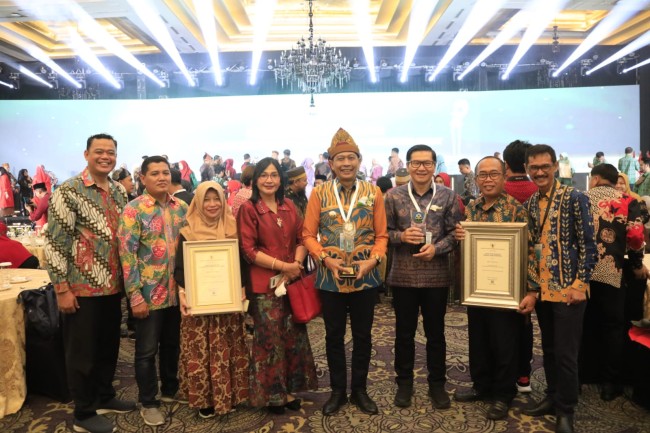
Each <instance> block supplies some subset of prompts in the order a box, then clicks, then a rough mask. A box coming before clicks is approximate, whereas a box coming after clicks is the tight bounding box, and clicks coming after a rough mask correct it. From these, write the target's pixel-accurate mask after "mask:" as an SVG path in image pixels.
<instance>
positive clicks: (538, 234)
mask: <svg viewBox="0 0 650 433" xmlns="http://www.w3.org/2000/svg"><path fill="white" fill-rule="evenodd" d="M555 185H556V183H555V181H553V188H552V189H551V194H549V196H548V203H547V204H546V211H545V212H544V219H543V220H542V224H541V225H540V226H539V228H538V230H537V242H538V243H539V242H541V240H542V231H544V225H545V224H546V220H547V219H548V214H549V211H550V210H551V205H552V204H553V199H554V198H555ZM540 216H541V215H540Z"/></svg>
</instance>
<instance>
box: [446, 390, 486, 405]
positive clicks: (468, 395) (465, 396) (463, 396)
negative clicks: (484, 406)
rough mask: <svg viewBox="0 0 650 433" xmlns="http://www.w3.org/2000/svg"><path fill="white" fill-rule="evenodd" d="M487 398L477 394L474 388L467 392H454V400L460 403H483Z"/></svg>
mask: <svg viewBox="0 0 650 433" xmlns="http://www.w3.org/2000/svg"><path fill="white" fill-rule="evenodd" d="M487 399H488V397H487V395H485V394H484V393H482V392H478V391H477V390H476V388H470V389H467V390H462V391H460V390H456V392H455V393H454V400H456V401H459V402H461V403H465V402H470V401H485V400H487Z"/></svg>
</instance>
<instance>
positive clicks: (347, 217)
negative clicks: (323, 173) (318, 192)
mask: <svg viewBox="0 0 650 433" xmlns="http://www.w3.org/2000/svg"><path fill="white" fill-rule="evenodd" d="M338 185H339V181H338V180H335V181H334V182H332V188H334V195H335V196H336V203H338V205H339V210H340V211H341V218H343V222H344V223H346V222H348V221H349V220H350V217H351V216H352V211H353V210H354V204H355V203H356V201H357V196H358V195H359V181H358V180H357V181H355V182H354V194H353V195H352V199H351V200H350V206H349V207H348V214H347V215H346V214H345V211H344V210H343V204H342V203H341V196H340V195H339V189H338Z"/></svg>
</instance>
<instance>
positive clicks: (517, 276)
mask: <svg viewBox="0 0 650 433" xmlns="http://www.w3.org/2000/svg"><path fill="white" fill-rule="evenodd" d="M461 225H462V226H463V228H464V229H465V239H464V240H463V242H462V244H461V266H462V268H461V269H462V270H463V273H462V277H461V281H462V290H461V303H462V304H463V305H468V306H475V307H492V308H506V309H515V310H516V309H517V308H518V307H519V303H520V302H521V300H522V299H523V297H524V295H525V293H526V282H527V281H526V280H527V274H528V272H527V263H528V224H526V223H488V222H469V221H467V222H461Z"/></svg>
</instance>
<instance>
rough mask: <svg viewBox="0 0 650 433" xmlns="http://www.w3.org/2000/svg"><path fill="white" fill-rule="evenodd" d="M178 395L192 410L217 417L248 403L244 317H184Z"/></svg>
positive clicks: (232, 315) (233, 315) (247, 362)
mask: <svg viewBox="0 0 650 433" xmlns="http://www.w3.org/2000/svg"><path fill="white" fill-rule="evenodd" d="M179 364H180V365H179V378H180V388H181V389H180V393H181V395H184V396H187V398H188V400H189V406H190V407H192V408H197V409H200V408H207V407H213V408H214V409H215V412H216V413H217V414H219V415H221V414H225V413H228V412H230V411H232V410H233V409H234V407H235V406H237V405H240V404H243V403H247V402H248V390H249V382H248V380H249V356H248V348H247V345H246V337H245V331H244V315H243V314H219V315H208V316H190V317H183V321H182V323H181V355H180V363H179Z"/></svg>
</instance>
